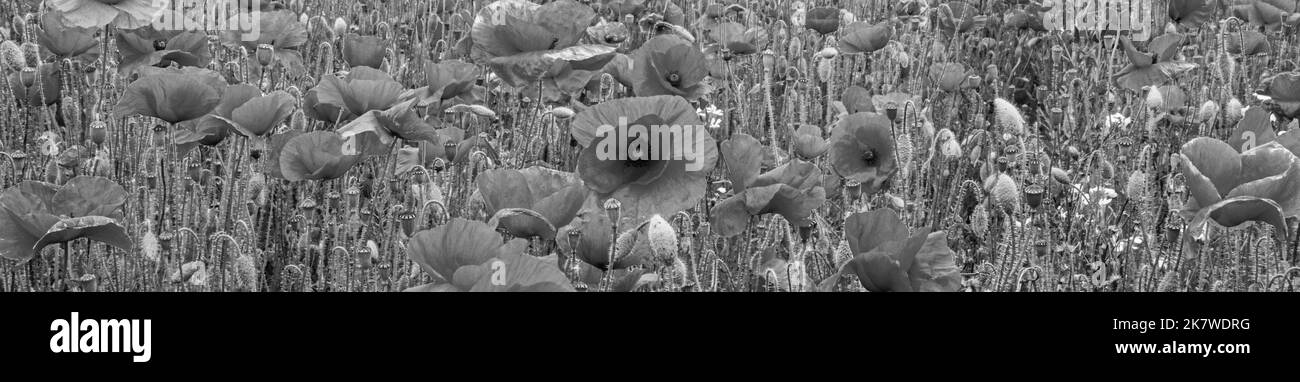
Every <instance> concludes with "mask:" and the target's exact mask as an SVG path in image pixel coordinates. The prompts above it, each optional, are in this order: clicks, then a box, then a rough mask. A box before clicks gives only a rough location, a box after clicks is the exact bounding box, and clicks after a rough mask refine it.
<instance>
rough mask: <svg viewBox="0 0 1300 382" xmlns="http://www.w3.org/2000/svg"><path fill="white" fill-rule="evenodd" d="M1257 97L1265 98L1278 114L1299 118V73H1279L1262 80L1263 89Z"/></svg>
mask: <svg viewBox="0 0 1300 382" xmlns="http://www.w3.org/2000/svg"><path fill="white" fill-rule="evenodd" d="M1257 96H1262V97H1261V98H1264V97H1267V99H1268V100H1269V102H1270V103H1272V104H1273V105H1276V109H1277V113H1278V114H1280V115H1284V116H1287V117H1290V118H1300V72H1289V73H1281V74H1278V75H1275V76H1273V77H1270V78H1268V79H1266V80H1264V89H1263V90H1262V91H1260V92H1259V94H1258V95H1257Z"/></svg>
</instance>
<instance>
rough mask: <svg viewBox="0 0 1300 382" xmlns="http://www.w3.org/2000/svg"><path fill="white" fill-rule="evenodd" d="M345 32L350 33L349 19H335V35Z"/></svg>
mask: <svg viewBox="0 0 1300 382" xmlns="http://www.w3.org/2000/svg"><path fill="white" fill-rule="evenodd" d="M344 33H348V22H347V20H344V19H343V18H342V17H339V18H336V19H334V35H335V36H342V35H343V34H344Z"/></svg>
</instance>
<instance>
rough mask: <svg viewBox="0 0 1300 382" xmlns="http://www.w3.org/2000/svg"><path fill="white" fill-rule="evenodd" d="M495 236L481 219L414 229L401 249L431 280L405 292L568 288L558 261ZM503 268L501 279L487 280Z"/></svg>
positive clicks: (524, 244) (525, 243)
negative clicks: (432, 279) (404, 246)
mask: <svg viewBox="0 0 1300 382" xmlns="http://www.w3.org/2000/svg"><path fill="white" fill-rule="evenodd" d="M501 241H502V240H501V235H500V234H498V233H497V232H496V231H495V230H493V229H492V227H489V226H488V225H487V224H483V223H482V222H477V221H472V220H465V219H461V218H455V219H452V220H451V221H450V222H448V223H447V224H444V225H441V226H438V227H436V228H433V229H430V230H424V231H420V232H418V233H416V234H415V235H414V236H412V237H411V240H410V241H409V242H407V244H406V254H407V255H408V256H410V257H411V260H414V261H415V262H416V263H417V264H420V268H421V269H423V270H424V272H425V273H426V274H428V275H429V276H432V277H433V278H434V279H435V280H436V281H434V282H432V283H429V284H425V285H421V286H418V287H415V288H411V289H408V290H407V291H427V292H434V291H437V292H496V291H509V292H564V291H573V286H572V285H570V283H569V280H568V278H566V277H565V276H564V272H561V271H560V268H559V267H558V266H556V265H555V264H554V263H551V262H548V261H546V260H544V259H540V258H535V257H532V256H529V255H528V254H526V253H524V251H525V249H526V248H527V246H528V241H526V240H524V239H514V240H511V241H510V242H507V243H504V244H503V243H502V242H501ZM503 270H504V280H502V279H500V278H498V280H496V281H498V282H496V283H494V282H492V281H493V280H492V279H493V273H496V272H502V271H503Z"/></svg>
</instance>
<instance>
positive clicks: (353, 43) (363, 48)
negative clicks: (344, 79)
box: [343, 33, 388, 69]
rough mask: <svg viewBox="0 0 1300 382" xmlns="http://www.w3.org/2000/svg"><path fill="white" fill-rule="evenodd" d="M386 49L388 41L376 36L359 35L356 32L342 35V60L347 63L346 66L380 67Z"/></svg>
mask: <svg viewBox="0 0 1300 382" xmlns="http://www.w3.org/2000/svg"><path fill="white" fill-rule="evenodd" d="M387 49H388V41H385V40H384V39H382V38H379V37H377V36H360V35H357V34H356V33H348V34H347V35H344V36H343V61H344V62H346V63H348V67H357V66H366V67H371V68H375V69H382V68H381V66H383V65H384V56H385V55H387V54H388V52H387Z"/></svg>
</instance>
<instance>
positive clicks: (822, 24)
mask: <svg viewBox="0 0 1300 382" xmlns="http://www.w3.org/2000/svg"><path fill="white" fill-rule="evenodd" d="M804 26H805V27H807V28H808V29H812V30H814V31H817V33H821V34H823V35H826V34H831V33H835V31H837V30H839V29H840V10H839V9H836V8H827V7H818V8H813V9H811V10H809V11H808V14H807V15H806V16H805V19H804Z"/></svg>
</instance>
